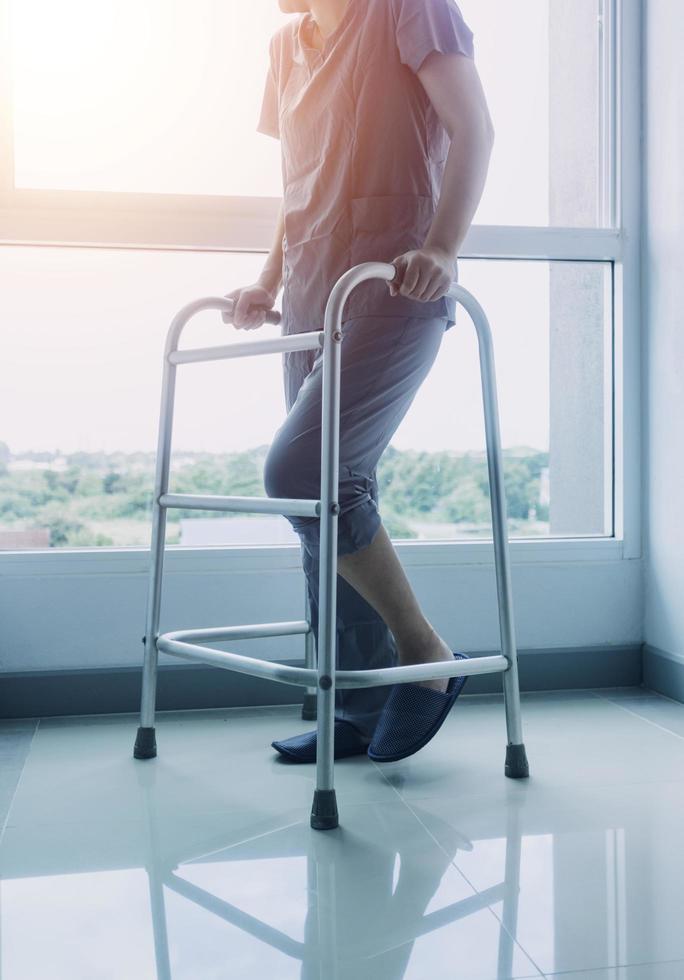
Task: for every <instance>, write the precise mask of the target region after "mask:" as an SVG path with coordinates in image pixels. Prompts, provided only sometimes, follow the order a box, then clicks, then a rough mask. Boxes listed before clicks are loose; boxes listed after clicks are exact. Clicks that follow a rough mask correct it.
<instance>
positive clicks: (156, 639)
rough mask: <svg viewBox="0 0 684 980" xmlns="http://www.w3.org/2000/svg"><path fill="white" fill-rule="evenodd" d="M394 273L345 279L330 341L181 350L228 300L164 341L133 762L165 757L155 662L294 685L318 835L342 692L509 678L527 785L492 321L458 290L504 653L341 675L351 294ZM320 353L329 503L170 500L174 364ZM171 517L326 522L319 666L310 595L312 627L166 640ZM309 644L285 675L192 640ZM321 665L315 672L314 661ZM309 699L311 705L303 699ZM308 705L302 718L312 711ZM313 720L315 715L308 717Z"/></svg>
mask: <svg viewBox="0 0 684 980" xmlns="http://www.w3.org/2000/svg"><path fill="white" fill-rule="evenodd" d="M395 275H396V269H395V267H394V265H392V264H391V263H386V262H363V263H361V264H360V265H356V266H353V267H352V268H351V269H349V270H348V271H347V272H345V273H344V274H343V275H342V276H340V278H339V279H338V281H337V282H336V283H335V286H334V287H333V289H332V291H331V293H330V296H329V298H328V302H327V305H326V308H325V320H324V326H323V329H322V330H316V331H309V332H307V333H301V334H291V335H288V336H282V337H280V338H273V339H266V340H257V341H248V342H245V343H236V344H228V345H225V346H220V347H205V348H196V349H188V350H178V341H179V338H180V335H181V332H182V330H183V328H184V327H185V325H186V323H187V322H188V320H190V318H191V317H193V316H194V315H195V314H196V313H198V312H200V311H201V310H208V309H214V310H220V311H221V313H222V317H223V320H224V322H230V318H231V316H232V313H233V309H234V302H233V300H232V299H228V298H225V297H218V296H209V297H205V298H202V299H198V300H195V301H194V302H192V303H189V304H187V305H186V306H184V307H183V308H182V309H181V310H180V311H179V312H178V313H177V314H176V316H175V317H174V319H173V321H172V323H171V326H170V328H169V331H168V335H167V339H166V346H165V350H164V371H163V376H162V392H161V411H160V424H159V436H158V443H157V465H156V471H155V489H154V499H153V510H152V543H151V549H150V552H151V561H150V574H149V582H148V596H147V616H146V630H145V636H144V637H143V643H144V644H145V655H144V661H143V675H142V698H141V710H140V727H139V728H138V734H137V738H136V742H135V747H134V750H133V754H134V757H135V758H136V759H150V758H153V757H155V756H156V754H157V745H156V739H155V729H154V714H155V697H156V683H157V659H158V654H159V652H162V653H166V654H168V655H170V656H174V657H179V658H181V659H184V660H193V661H199V662H202V663H205V664H209V665H212V666H216V667H223V668H224V669H227V670H234V671H236V672H237V673H244V674H252V675H253V676H259V677H264V678H266V679H268V680H273V681H279V682H281V683H284V684H294V685H299V686H303V687H306V688H308V689H309V690H310V691H311V690H315V692H316V695H315V696H316V699H317V702H316V718H317V754H316V788H315V790H314V799H313V806H312V810H311V826H312V827H313V828H314V829H316V830H327V829H330V828H333V827H337V826H338V824H339V817H338V812H337V799H336V795H335V789H334V784H333V781H334V709H335V689H336V687H339V688H360V687H375V686H384V685H390V684H393V683H399V684H401V683H409V682H418V681H422V680H428V679H431V678H440V677H461V676H465V675H470V674H489V673H498V672H500V673H501V674H502V675H503V690H504V704H505V712H506V729H507V735H508V742H507V745H506V761H505V767H504V771H505V774H506V775H507V776H509V777H512V778H520V777H524V776H528V775H529V768H528V763H527V756H526V752H525V745H524V743H523V740H522V725H521V719H520V691H519V685H518V659H517V650H516V643H515V630H514V625H513V602H512V594H511V582H510V568H509V554H508V535H507V527H506V501H505V491H504V477H503V465H502V461H501V445H500V436H499V416H498V405H497V397H496V378H495V371H494V353H493V345H492V336H491V329H490V327H489V323H488V321H487V317H486V316H485V313H484V311H483V309H482V307H481V306H480V304H479V303H478V301H477V300H476V299H475V297H474V296H473V295H472V294H471V293H469V292H468V291H467V290H466V289H464V288H463V287H462V286H459V285H458V284H457V283H453V284H452V285H451V287H450V289H449V290H448V293H447V295H449V296H451V297H453V298H454V299H456V300H458V302H460V303H461V304H462V305H463V306H464V307H465V309H466V310H467V311H468V313H469V315H470V317H471V319H472V321H473V324H474V326H475V329H476V332H477V338H478V348H479V355H480V373H481V380H482V400H483V407H484V416H485V435H486V444H487V467H488V476H489V490H490V502H491V511H492V534H493V543H494V563H495V568H496V586H497V603H498V611H499V633H500V639H501V654H500V655H495V656H487V657H472V658H469V659H467V660H465V661H463V660H460V661H458V662H456V661H454V662H453V663H450V662H441V663H431V664H430V663H428V664H412V665H410V666H404V667H386V668H382V669H379V670H348V671H346V670H335V655H336V640H337V637H336V629H335V623H336V580H337V521H338V515H339V503H338V501H337V490H338V484H339V421H340V418H339V417H340V363H341V361H340V358H341V342H342V340H343V339H344V335H343V332H342V310H343V308H344V305H345V303H346V301H347V298H348V296H349V294H350V293H351V291H352V290H353V289H354V288H355V287H356V286H357V285H359V283H361V282H363V281H365V280H368V279H384V280H386V281H390V280H392V279H394V277H395ZM265 319H266V321H267V322H270V323H279V322H280V314H279V313H277V312H276V311H268V312H267V313H266V317H265ZM316 347H318V348H321V347H322V349H323V365H322V366H323V388H322V397H321V403H322V404H321V413H322V425H321V497H320V500H300V499H296V500H293V499H286V498H269V497H220V496H211V495H200V494H170V493H169V492H168V483H169V461H170V453H171V430H172V422H173V403H174V391H175V377H176V367H177V365H178V364H184V363H196V362H200V361H209V360H219V359H228V358H233V357H247V356H251V355H255V354H266V353H274V352H277V351H292V350H307V349H313V348H316ZM171 507H182V508H190V509H195V510H221V511H250V512H258V513H278V514H282V515H287V514H290V515H300V516H315V517H319V518H320V524H321V526H320V575H319V621H318V637H317V640H318V643H317V648H318V656H317V657H316V655H315V653H314V649H313V636H312V629H311V623H310V616H309V607H308V596H307V601H306V605H307V616H306V619H304V620H294V621H292V622H283V623H262V624H253V625H248V626H244V625H243V626H220V627H210V628H202V629H189V630H188V629H186V630H176V631H174V632H169V633H163V634H160V633H159V632H158V625H159V611H160V605H161V580H162V567H163V558H164V540H165V530H166V512H167V510H168V509H169V508H171ZM287 634H303V635H304V636H305V640H306V651H305V662H306V667H288V666H286V665H284V664H279V663H274V662H273V661H270V660H261V659H257V658H254V657H244V656H241V655H240V654H236V653H228V652H226V651H223V650H216V649H213V648H212V647H207V646H200V645H199V644H195V643H191V642H189V641H190V640H205V641H211V640H231V639H247V638H255V637H261V636H282V635H287ZM316 661H317V662H316ZM311 697H313V695H311V694H307V696H306V699H308V698H311ZM306 699H305V710H309V709H307V700H306ZM303 715H304V716H305V717H313V715H312V714H304V713H303Z"/></svg>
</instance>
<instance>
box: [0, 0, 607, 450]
mask: <svg viewBox="0 0 684 980" xmlns="http://www.w3.org/2000/svg"><path fill="white" fill-rule="evenodd" d="M459 6H460V7H461V10H462V11H463V14H464V16H465V18H466V21H467V22H468V24H469V25H470V27H471V28H472V30H473V31H474V35H475V57H476V64H477V66H478V70H479V72H480V76H481V78H482V80H483V85H484V87H485V91H486V94H487V98H488V102H489V106H490V111H491V113H492V117H493V119H494V125H495V129H496V134H497V137H496V144H495V148H494V152H493V155H492V160H491V165H490V170H489V176H488V182H487V187H486V189H485V193H484V196H483V199H482V201H481V204H480V207H479V209H478V212H477V214H476V215H475V219H474V220H475V223H476V224H477V223H482V224H529V225H534V224H537V225H545V224H548V200H547V198H548V84H547V74H548V56H549V55H548V42H547V29H548V24H547V0H526V3H525V4H524V5H520V4H511V3H509V2H508V0H461V2H460V4H459ZM11 9H12V17H13V79H14V108H15V120H14V122H15V150H16V159H15V165H16V175H17V186H19V187H33V188H53V189H56V188H62V189H65V188H70V189H81V190H109V191H114V190H118V191H138V192H147V193H152V192H155V191H159V192H174V193H188V194H231V195H234V194H237V195H240V194H244V195H268V196H273V195H276V196H277V195H280V194H281V192H282V187H281V184H280V157H279V152H280V150H279V143H278V142H277V141H276V140H273V139H271V138H269V137H267V136H263V135H261V134H259V133H256V132H255V129H254V127H255V126H256V122H257V118H258V113H259V107H260V104H261V96H262V92H263V81H264V77H265V73H266V67H267V63H268V40H269V37H270V36H271V34H272V33H273V31H275V30H276V29H277V27H278V26H279V25H280V24H282V23H283V22H284V20H285V17H284V15H282V14H281V13H280V11H279V8H278V4H277V2H276V0H257V2H244V0H192V2H191V0H99V2H98V3H97V4H93V3H92V0H61V2H60V3H59V4H55V3H54V0H14V3H13V4H12V8H11ZM587 9H589V7H588V8H587ZM37 24H39V25H40V30H39V31H38V30H37V29H36V25H37ZM521 54H522V55H524V56H521ZM264 258H265V256H264V255H259V254H249V255H235V254H229V253H216V252H213V253H199V252H197V253H190V252H169V251H144V250H117V249H80V248H64V249H59V248H53V247H44V248H32V247H3V248H0V279H1V280H2V283H3V288H2V291H0V324H2V326H1V327H0V330H1V331H2V344H3V357H2V361H1V362H0V440H2V441H5V442H7V443H8V444H9V446H10V448H11V449H12V450H13V451H14V452H19V451H23V450H28V449H57V448H59V449H61V450H62V451H75V450H79V449H81V450H98V449H104V450H107V451H113V450H124V451H133V450H138V449H144V450H151V449H153V448H155V445H156V431H157V425H158V414H159V392H160V379H161V369H162V352H163V343H164V337H165V334H166V330H167V329H168V325H169V322H170V320H171V318H172V317H173V315H174V313H175V312H176V311H177V310H178V309H179V308H180V307H181V306H183V305H184V304H185V303H187V302H188V301H190V300H192V299H196V298H197V297H199V296H202V295H206V294H210V293H211V294H218V295H221V294H224V293H226V292H228V291H229V290H232V289H235V288H236V287H238V286H241V285H246V284H248V283H249V282H253V281H254V279H255V278H256V276H257V275H258V273H259V271H260V269H261V266H262V265H263V261H264ZM459 280H460V282H461V284H462V285H464V286H465V287H466V288H468V289H470V290H471V291H472V292H473V293H475V295H476V296H477V297H478V298H479V300H480V302H481V303H482V305H483V306H484V308H485V311H486V312H487V314H488V316H489V319H490V322H491V325H492V329H493V332H494V343H495V354H496V368H497V377H498V383H499V406H500V412H501V430H502V440H503V444H504V446H509V445H520V444H525V445H530V446H534V447H536V448H539V449H546V448H548V411H549V399H548V265H547V264H546V263H535V262H518V263H511V262H502V261H490V262H484V261H468V260H461V262H460V274H459ZM458 316H459V321H460V322H459V323H458V324H457V326H456V327H454V328H453V329H452V330H450V331H449V333H448V334H447V336H446V337H445V339H444V342H443V346H442V350H441V351H440V355H439V357H438V361H437V362H436V364H435V365H434V367H433V369H432V371H431V373H430V375H429V376H428V378H427V380H426V381H425V382H424V384H423V387H422V388H421V389H420V391H419V392H418V395H417V396H416V399H415V401H414V403H413V405H412V406H411V409H410V411H409V415H408V416H407V417H406V418H405V419H404V421H403V422H402V424H401V425H400V427H399V429H398V430H397V432H396V434H395V436H394V438H393V440H392V444H393V445H394V446H396V447H397V448H399V449H404V448H409V447H411V448H420V449H430V450H433V449H456V450H465V449H482V448H483V447H484V429H483V424H482V404H481V395H480V388H479V384H480V381H479V368H478V362H477V347H476V342H475V335H474V329H473V327H472V325H471V324H470V322H469V320H468V318H467V315H466V314H465V312H464V311H463V310H462V309H459V313H458ZM278 335H279V328H278V327H264V328H262V330H261V331H260V332H256V333H254V332H250V333H249V334H245V333H244V332H243V331H236V330H235V329H234V328H232V327H227V326H225V325H223V324H222V322H221V320H220V316H219V315H218V314H216V315H214V314H211V313H210V314H203V315H202V316H201V317H199V318H198V319H197V320H195V321H193V322H192V323H191V324H190V326H189V327H188V328H187V332H186V334H185V340H184V341H183V342H182V346H199V345H202V344H215V343H222V342H230V341H231V340H242V339H244V338H245V337H246V336H248V337H249V338H250V339H253V338H255V337H257V336H263V337H265V336H278ZM343 356H344V353H343ZM284 411H285V407H284V397H283V388H282V377H281V365H280V355H279V354H277V355H266V356H264V357H259V358H252V359H240V360H237V361H233V362H230V361H225V362H221V363H214V364H208V365H188V366H183V367H181V368H180V370H179V375H178V401H177V414H176V426H175V430H174V448H175V449H179V450H180V449H185V450H189V449H196V450H207V451H217V452H220V451H232V450H238V449H245V448H249V447H250V446H253V445H257V444H259V443H267V442H270V441H271V439H272V436H273V432H274V431H275V429H276V428H277V427H278V425H280V423H281V422H282V419H283V417H284Z"/></svg>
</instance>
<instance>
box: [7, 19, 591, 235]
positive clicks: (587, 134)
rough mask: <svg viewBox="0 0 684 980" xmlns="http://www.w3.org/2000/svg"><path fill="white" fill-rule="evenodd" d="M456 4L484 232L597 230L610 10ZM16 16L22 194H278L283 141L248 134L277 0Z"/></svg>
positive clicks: (18, 173)
mask: <svg viewBox="0 0 684 980" xmlns="http://www.w3.org/2000/svg"><path fill="white" fill-rule="evenodd" d="M460 6H461V9H462V11H463V14H464V16H465V18H466V20H467V22H468V23H469V25H470V26H471V28H472V30H473V31H474V33H475V46H476V49H475V50H476V63H477V66H478V70H479V72H480V75H481V77H482V80H483V84H484V87H485V91H486V94H487V98H488V101H489V105H490V109H491V112H492V117H493V120H494V125H495V128H496V134H497V135H496V142H495V146H494V151H493V154H492V160H491V166H490V173H489V179H488V182H487V186H486V189H485V192H484V195H483V198H482V201H481V203H480V206H479V208H478V211H477V213H476V215H475V218H474V221H475V223H476V224H494V225H497V224H498V225H500V224H515V225H517V224H520V225H540V226H547V225H556V226H577V227H579V226H581V227H590V226H595V225H598V224H601V223H602V215H603V211H602V203H603V202H602V200H601V198H602V196H605V195H606V194H607V188H606V187H605V186H604V182H603V180H602V179H601V177H600V175H601V174H602V173H603V161H602V160H601V159H600V158H599V147H600V146H602V145H604V144H603V142H602V141H601V140H600V139H599V121H600V119H602V118H603V117H602V115H601V114H600V113H599V100H600V95H601V93H600V91H599V79H600V77H601V72H600V70H599V68H600V56H599V55H600V45H599V38H600V31H599V14H600V13H601V10H602V6H603V2H602V0H525V3H511V2H510V0H461V3H460ZM11 14H12V24H13V44H12V55H13V90H14V91H13V98H14V137H15V157H16V159H15V169H16V184H17V187H19V188H42V189H70V190H91V191H126V192H145V193H151V194H152V193H177V194H193V195H205V194H212V195H224V194H225V195H244V196H276V197H277V196H280V194H281V193H282V187H281V176H280V158H279V145H278V143H277V141H275V140H272V139H270V138H269V137H266V136H263V135H260V134H258V133H256V132H255V128H254V127H255V126H256V122H257V117H258V112H259V107H260V103H261V95H262V92H263V83H264V77H265V73H266V67H267V64H268V39H269V37H270V36H271V34H272V33H273V32H274V31H275V30H276V28H277V27H278V26H279V25H280V24H282V23H284V21H285V17H284V15H283V14H281V13H280V11H279V7H278V4H277V3H276V0H260V2H259V3H244V2H238V0H192V2H190V0H146V2H145V3H140V2H139V0H99V2H98V3H94V4H93V3H91V2H89V0H61V2H60V3H54V2H53V0H12V3H11ZM36 25H40V29H39V30H37V29H36ZM602 125H608V120H605V121H604V122H603V123H602ZM378 152H381V148H380V147H379V148H378Z"/></svg>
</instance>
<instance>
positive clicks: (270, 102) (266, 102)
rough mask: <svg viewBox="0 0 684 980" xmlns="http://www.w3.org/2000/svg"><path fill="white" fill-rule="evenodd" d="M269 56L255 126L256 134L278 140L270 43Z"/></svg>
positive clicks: (272, 52) (274, 77)
mask: <svg viewBox="0 0 684 980" xmlns="http://www.w3.org/2000/svg"><path fill="white" fill-rule="evenodd" d="M269 50H270V56H269V61H270V64H269V67H268V71H267V73H266V82H265V84H264V94H263V98H262V102H261V112H260V114H259V121H258V123H257V126H256V130H257V133H264V134H265V135H266V136H273V138H274V139H280V125H279V122H278V82H277V80H276V72H275V67H274V46H273V42H272V41H271V45H270V49H269Z"/></svg>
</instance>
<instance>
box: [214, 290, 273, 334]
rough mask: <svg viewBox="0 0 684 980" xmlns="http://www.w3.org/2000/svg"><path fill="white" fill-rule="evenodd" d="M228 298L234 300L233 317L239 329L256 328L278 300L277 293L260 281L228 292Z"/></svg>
mask: <svg viewBox="0 0 684 980" xmlns="http://www.w3.org/2000/svg"><path fill="white" fill-rule="evenodd" d="M226 299H232V300H233V301H234V305H233V318H232V319H233V326H234V327H235V328H236V329H237V330H256V329H257V327H260V326H261V325H262V324H263V323H264V321H265V320H266V312H267V310H270V309H272V308H273V305H274V304H275V301H276V297H275V295H274V294H273V293H271V292H270V290H268V289H265V288H264V286H262V285H260V284H259V283H258V282H255V283H254V284H253V285H251V286H242V287H241V288H240V289H234V290H233V291H232V292H231V293H226ZM254 307H262V309H254Z"/></svg>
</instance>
